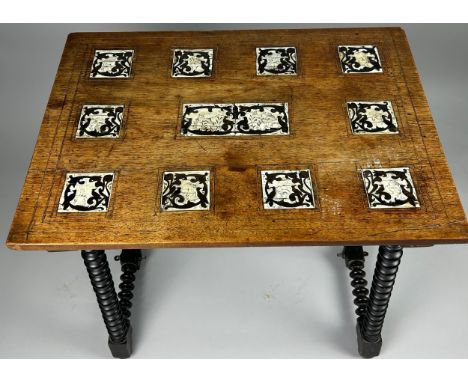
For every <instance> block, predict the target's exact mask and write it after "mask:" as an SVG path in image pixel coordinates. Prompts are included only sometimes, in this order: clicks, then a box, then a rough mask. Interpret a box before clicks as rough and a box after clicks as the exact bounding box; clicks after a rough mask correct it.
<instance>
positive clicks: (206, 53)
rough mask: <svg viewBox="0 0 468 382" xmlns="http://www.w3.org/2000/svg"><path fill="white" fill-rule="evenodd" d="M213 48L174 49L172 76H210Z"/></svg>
mask: <svg viewBox="0 0 468 382" xmlns="http://www.w3.org/2000/svg"><path fill="white" fill-rule="evenodd" d="M212 70H213V49H193V50H187V49H174V57H173V61H172V77H210V76H211V73H212Z"/></svg>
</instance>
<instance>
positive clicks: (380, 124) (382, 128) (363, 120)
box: [347, 101, 398, 134]
mask: <svg viewBox="0 0 468 382" xmlns="http://www.w3.org/2000/svg"><path fill="white" fill-rule="evenodd" d="M347 106H348V116H349V121H350V123H351V129H352V131H353V133H354V134H398V123H397V121H396V117H395V112H394V110H393V106H392V103H391V102H390V101H375V102H348V103H347Z"/></svg>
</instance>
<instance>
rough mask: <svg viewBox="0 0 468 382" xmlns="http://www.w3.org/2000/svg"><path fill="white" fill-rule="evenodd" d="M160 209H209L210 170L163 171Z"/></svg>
mask: <svg viewBox="0 0 468 382" xmlns="http://www.w3.org/2000/svg"><path fill="white" fill-rule="evenodd" d="M162 183H163V184H162V192H161V210H162V211H203V210H209V209H210V172H209V171H176V172H169V171H168V172H164V174H163V182H162Z"/></svg>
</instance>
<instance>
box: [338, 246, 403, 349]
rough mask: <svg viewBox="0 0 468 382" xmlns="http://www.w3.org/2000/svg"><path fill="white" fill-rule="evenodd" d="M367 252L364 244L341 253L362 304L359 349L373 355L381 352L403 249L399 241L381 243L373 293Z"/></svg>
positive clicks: (359, 309) (360, 307)
mask: <svg viewBox="0 0 468 382" xmlns="http://www.w3.org/2000/svg"><path fill="white" fill-rule="evenodd" d="M365 255H366V253H365V252H364V251H363V250H362V247H344V249H343V252H342V254H341V256H342V257H343V258H344V259H345V262H346V266H347V267H348V268H349V269H350V270H351V272H350V276H351V279H352V281H351V285H352V287H353V288H354V290H353V294H354V296H355V299H354V303H355V304H356V306H357V307H358V308H357V309H356V314H357V316H358V318H357V325H356V331H357V338H358V351H359V354H360V355H361V356H362V357H363V358H372V357H375V356H377V355H379V353H380V349H381V347H382V337H381V332H382V327H383V323H384V319H385V314H386V312H387V308H388V304H389V302H390V296H391V294H392V290H393V285H394V284H395V278H396V274H397V271H398V266H399V265H400V260H401V257H402V255H403V250H402V247H401V246H399V245H382V246H380V247H379V254H378V256H377V262H376V265H375V271H374V278H373V280H372V286H371V290H370V294H369V292H368V289H367V288H366V285H367V281H366V280H365V272H364V270H363V269H364V256H365Z"/></svg>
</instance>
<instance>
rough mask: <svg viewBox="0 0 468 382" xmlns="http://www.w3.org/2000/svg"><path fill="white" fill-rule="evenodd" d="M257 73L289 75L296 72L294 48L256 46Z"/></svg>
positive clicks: (259, 74)
mask: <svg viewBox="0 0 468 382" xmlns="http://www.w3.org/2000/svg"><path fill="white" fill-rule="evenodd" d="M256 51H257V75H258V76H274V75H291V74H296V73H297V54H296V48H295V47H293V46H291V47H274V48H257V49H256Z"/></svg>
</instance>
